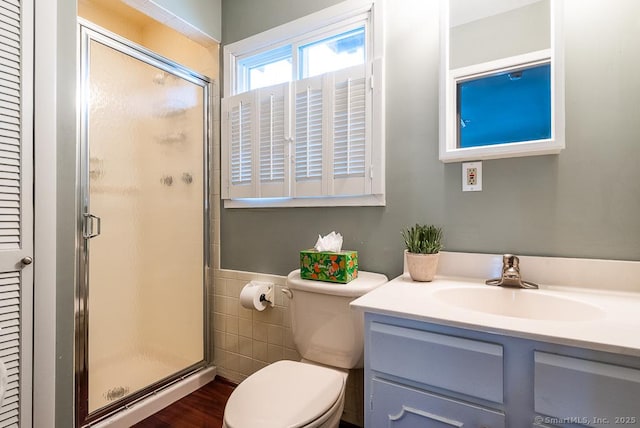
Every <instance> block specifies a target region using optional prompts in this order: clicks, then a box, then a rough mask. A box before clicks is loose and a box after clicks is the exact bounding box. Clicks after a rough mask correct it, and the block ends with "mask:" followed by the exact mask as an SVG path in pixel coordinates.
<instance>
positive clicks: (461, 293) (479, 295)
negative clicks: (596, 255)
mask: <svg viewBox="0 0 640 428" xmlns="http://www.w3.org/2000/svg"><path fill="white" fill-rule="evenodd" d="M433 294H434V297H435V298H436V299H438V300H439V301H441V302H442V303H445V304H447V305H451V306H456V307H458V308H462V309H468V310H470V311H475V312H483V313H487V314H493V315H501V316H506V317H515V318H526V319H535V320H547V321H590V320H594V319H598V318H602V317H603V316H604V314H605V313H604V311H603V310H602V309H600V308H598V307H597V306H594V305H591V304H589V303H584V302H580V301H577V300H573V299H571V298H566V297H560V296H553V295H550V294H545V293H544V292H543V291H540V290H521V289H514V288H502V287H491V286H487V287H486V288H483V287H458V288H447V289H442V290H436V291H434V293H433Z"/></svg>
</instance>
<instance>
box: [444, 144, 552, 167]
mask: <svg viewBox="0 0 640 428" xmlns="http://www.w3.org/2000/svg"><path fill="white" fill-rule="evenodd" d="M563 149H564V141H554V140H539V141H523V142H520V143H508V144H496V145H493V146H480V147H469V148H464V149H446V150H444V151H441V152H440V160H441V161H442V162H444V163H449V162H467V161H474V160H488V159H503V158H515V157H522V156H540V155H557V154H558V153H560V152H561V151H562V150H563Z"/></svg>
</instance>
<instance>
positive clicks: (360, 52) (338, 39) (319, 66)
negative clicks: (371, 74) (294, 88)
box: [298, 27, 365, 79]
mask: <svg viewBox="0 0 640 428" xmlns="http://www.w3.org/2000/svg"><path fill="white" fill-rule="evenodd" d="M298 56H299V62H300V78H301V79H304V78H306V77H312V76H317V75H319V74H323V73H327V72H329V71H336V70H340V69H342V68H347V67H351V66H353V65H359V64H364V61H365V31H364V27H360V28H356V29H355V30H350V31H346V32H344V33H340V34H337V35H335V36H331V37H328V38H326V39H322V40H319V41H317V42H313V43H309V44H308V45H304V46H301V47H300V48H298Z"/></svg>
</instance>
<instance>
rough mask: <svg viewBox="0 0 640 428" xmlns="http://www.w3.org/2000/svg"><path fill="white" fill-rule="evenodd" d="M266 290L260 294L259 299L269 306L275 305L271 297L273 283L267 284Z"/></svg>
mask: <svg viewBox="0 0 640 428" xmlns="http://www.w3.org/2000/svg"><path fill="white" fill-rule="evenodd" d="M267 287H268V290H267V291H266V292H265V293H261V294H260V301H261V302H265V303H268V304H270V305H271V307H273V306H275V301H274V298H273V284H269V285H267Z"/></svg>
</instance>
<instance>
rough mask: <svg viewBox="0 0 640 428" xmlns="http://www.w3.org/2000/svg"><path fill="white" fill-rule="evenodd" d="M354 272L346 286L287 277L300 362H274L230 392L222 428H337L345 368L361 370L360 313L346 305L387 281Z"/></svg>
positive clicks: (368, 274)
mask: <svg viewBox="0 0 640 428" xmlns="http://www.w3.org/2000/svg"><path fill="white" fill-rule="evenodd" d="M387 281H388V280H387V277H386V276H384V275H381V274H378V273H371V272H362V271H360V272H358V278H356V279H354V280H353V281H351V282H349V283H347V284H334V283H329V282H321V281H310V280H306V279H302V278H300V270H299V269H298V270H295V271H293V272H291V273H290V274H289V276H288V277H287V287H286V288H284V289H283V291H284V292H285V294H286V295H287V296H288V298H289V299H290V301H289V309H290V311H289V313H290V315H291V329H292V332H293V342H294V343H295V345H296V348H297V349H298V352H299V353H300V355H301V356H302V361H300V362H298V361H289V360H283V361H277V362H275V363H273V364H270V365H268V366H267V367H265V368H263V369H261V370H258V371H257V372H255V373H254V374H252V375H251V376H249V377H248V378H247V379H245V380H244V381H243V382H242V383H240V385H238V387H237V388H236V389H235V390H234V391H233V393H232V394H231V396H230V397H229V401H228V402H227V405H226V407H225V410H224V422H223V427H224V428H256V427H260V428H299V427H305V428H320V427H322V428H325V427H326V428H335V427H337V426H338V425H339V423H340V417H341V416H342V410H343V408H344V398H345V387H346V383H347V376H348V374H349V371H348V370H349V369H351V368H360V367H362V366H363V361H364V359H363V356H364V321H363V314H362V313H361V312H358V311H354V310H352V309H351V308H350V307H349V303H350V302H351V301H352V300H354V299H356V298H358V297H360V296H362V295H363V294H365V293H367V292H369V291H371V290H373V289H374V288H376V287H378V286H380V285H382V284H384V283H385V282H387Z"/></svg>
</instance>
